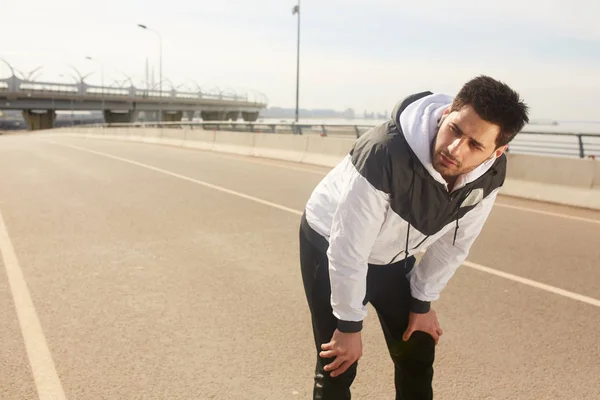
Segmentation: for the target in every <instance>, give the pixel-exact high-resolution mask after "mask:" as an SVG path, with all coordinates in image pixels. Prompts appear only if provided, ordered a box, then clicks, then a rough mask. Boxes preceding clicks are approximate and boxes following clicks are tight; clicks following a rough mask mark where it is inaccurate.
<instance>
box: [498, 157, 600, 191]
mask: <svg viewBox="0 0 600 400" xmlns="http://www.w3.org/2000/svg"><path fill="white" fill-rule="evenodd" d="M597 164H598V162H597V161H595V160H592V159H577V158H563V157H552V156H539V155H523V154H508V169H507V177H508V178H511V179H518V180H523V181H532V182H539V183H548V184H551V185H564V186H574V187H581V188H591V187H592V186H593V181H594V172H595V168H597Z"/></svg>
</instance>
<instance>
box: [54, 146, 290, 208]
mask: <svg viewBox="0 0 600 400" xmlns="http://www.w3.org/2000/svg"><path fill="white" fill-rule="evenodd" d="M50 141H51V142H52V143H55V144H57V145H59V146H64V147H71V148H73V149H76V150H80V151H85V152H88V153H92V154H96V155H99V156H103V157H107V158H112V159H113V160H118V161H122V162H125V163H128V164H132V165H137V166H138V167H142V168H146V169H149V170H152V171H156V172H160V173H162V174H165V175H170V176H173V177H175V178H179V179H183V180H184V181H188V182H192V183H195V184H197V185H202V186H205V187H207V188H210V189H214V190H218V191H219V192H223V193H227V194H231V195H233V196H238V197H241V198H243V199H246V200H251V201H254V202H256V203H260V204H264V205H266V206H269V207H273V208H277V209H279V210H283V211H287V212H290V213H293V214H296V215H302V212H301V211H298V210H294V209H293V208H289V207H286V206H282V205H281V204H277V203H273V202H270V201H268V200H263V199H260V198H258V197H254V196H250V195H247V194H244V193H240V192H236V191H235V190H231V189H227V188H224V187H221V186H217V185H213V184H212V183H208V182H204V181H199V180H198V179H194V178H190V177H189V176H185V175H180V174H177V173H175V172H171V171H167V170H165V169H162V168H157V167H153V166H151V165H148V164H142V163H140V162H137V161H133V160H129V159H127V158H122V157H117V156H113V155H112V154H108V153H103V152H100V151H95V150H90V149H86V148H84V147H79V146H73V145H70V144H63V143H58V142H55V141H54V140H50Z"/></svg>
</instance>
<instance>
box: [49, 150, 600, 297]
mask: <svg viewBox="0 0 600 400" xmlns="http://www.w3.org/2000/svg"><path fill="white" fill-rule="evenodd" d="M52 142H53V143H55V144H57V145H59V146H64V147H70V148H73V149H76V150H80V151H83V152H87V153H91V154H96V155H99V156H103V157H107V158H111V159H113V160H118V161H122V162H124V163H128V164H132V165H137V166H139V167H142V168H146V169H149V170H152V171H156V172H160V173H163V174H165V175H169V176H173V177H175V178H179V179H183V180H186V181H188V182H192V183H196V184H198V185H202V186H205V187H208V188H211V189H214V190H218V191H220V192H223V193H227V194H231V195H233V196H238V197H241V198H243V199H247V200H251V201H254V202H256V203H260V204H263V205H266V206H269V207H274V208H277V209H279V210H282V211H287V212H290V213H292V214H296V215H302V211H300V210H295V209H293V208H289V207H285V206H282V205H280V204H276V203H273V202H270V201H267V200H263V199H260V198H258V197H254V196H249V195H247V194H244V193H240V192H236V191H235V190H231V189H227V188H224V187H221V186H217V185H213V184H211V183H208V182H203V181H200V180H197V179H193V178H190V177H188V176H185V175H180V174H176V173H174V172H171V171H167V170H164V169H162V168H157V167H153V166H151V165H147V164H143V163H140V162H137V161H133V160H129V159H127V158H122V157H117V156H113V155H112V154H108V153H103V152H100V151H95V150H90V149H86V148H83V147H79V146H73V145H67V144H63V143H58V142H55V141H52ZM463 265H465V266H467V267H469V268H473V269H476V270H479V271H482V272H486V273H489V274H492V275H495V276H499V277H501V278H505V279H508V280H511V281H514V282H519V283H522V284H525V285H528V286H532V287H535V288H537V289H541V290H544V291H546V292H549V293H554V294H557V295H559V296H563V297H567V298H570V299H573V300H578V301H581V302H584V303H587V304H590V305H593V306H596V307H600V300H596V299H593V298H591V297H586V296H583V295H580V294H577V293H573V292H569V291H567V290H564V289H560V288H557V287H554V286H550V285H546V284H544V283H540V282H536V281H533V280H531V279H527V278H523V277H520V276H517V275H513V274H509V273H506V272H502V271H498V270H496V269H493V268H489V267H485V266H483V265H479V264H475V263H472V262H470V261H466V262H465V263H464V264H463Z"/></svg>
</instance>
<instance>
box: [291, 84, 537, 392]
mask: <svg viewBox="0 0 600 400" xmlns="http://www.w3.org/2000/svg"><path fill="white" fill-rule="evenodd" d="M527 114H528V107H527V105H525V104H524V103H523V102H522V101H521V100H520V99H519V95H518V94H517V93H516V92H514V91H513V90H512V89H511V88H509V87H508V86H507V85H506V84H504V83H501V82H498V81H496V80H494V79H492V78H490V77H487V76H480V77H477V78H475V79H472V80H471V81H469V82H467V83H466V84H465V85H464V86H463V88H462V89H461V90H460V92H459V93H458V95H457V96H456V97H455V98H454V99H453V98H451V97H449V96H446V95H442V94H433V93H431V92H423V93H418V94H415V95H412V96H409V97H408V98H406V99H405V100H404V101H402V102H401V103H399V104H398V105H397V106H396V108H395V110H394V111H393V113H392V119H391V120H390V121H388V122H386V123H384V124H382V125H380V126H377V127H375V128H373V129H371V130H369V131H368V132H366V133H365V134H364V135H363V136H361V137H360V138H359V139H358V140H357V141H356V143H355V144H354V147H353V148H352V150H351V151H350V153H349V154H348V155H347V156H346V158H345V159H344V160H343V161H342V162H341V163H340V164H339V165H337V166H336V167H335V168H334V169H333V170H331V172H330V173H329V174H328V175H327V176H326V177H325V178H324V179H323V180H322V181H321V182H320V183H319V185H318V186H317V187H316V188H315V190H314V192H313V193H312V195H311V197H310V199H309V201H308V203H307V205H306V208H305V212H304V215H303V217H302V222H301V229H300V262H301V267H302V278H303V282H304V288H305V292H306V297H307V300H308V305H309V309H310V312H311V315H312V325H313V332H314V338H315V344H316V350H317V365H316V371H315V383H314V394H313V396H314V399H321V400H333V399H350V386H351V384H352V382H353V380H354V378H355V376H356V370H357V361H358V359H359V358H360V357H361V355H362V340H361V333H360V331H361V329H362V321H363V319H364V318H365V316H366V304H367V303H369V302H370V303H371V304H372V305H373V307H374V308H375V310H376V311H377V315H378V317H379V321H380V323H381V326H382V329H383V332H384V336H385V339H386V343H387V346H388V348H389V352H390V355H391V358H392V360H393V362H394V366H395V385H396V399H403V400H409V399H419V400H420V399H431V398H432V397H433V391H432V379H433V362H434V353H435V345H436V344H437V342H438V340H439V337H440V335H442V334H443V331H442V329H441V328H440V326H439V324H438V320H437V317H436V314H435V312H434V311H433V310H432V309H431V308H430V303H431V302H432V301H434V300H437V299H438V298H439V296H440V292H441V291H442V289H443V288H444V287H445V286H446V284H447V283H448V281H449V280H450V278H451V277H452V275H453V274H454V272H455V271H456V269H457V268H458V267H459V266H460V265H461V264H462V263H463V262H464V260H465V258H466V257H467V255H468V253H469V250H470V248H471V245H472V244H473V242H474V241H475V239H476V238H477V236H478V235H479V233H480V231H481V229H482V227H483V225H484V223H485V221H486V219H487V217H488V215H489V213H490V210H491V208H492V205H493V203H494V200H495V199H496V195H497V193H498V191H499V189H500V187H501V186H502V184H503V182H504V177H505V172H506V156H505V155H504V152H505V150H506V148H507V144H508V143H509V142H510V141H511V140H512V138H513V137H514V136H515V135H516V134H517V133H518V132H519V131H520V130H521V129H522V128H523V126H524V125H525V123H527V122H529V119H528V115H527ZM421 251H425V253H424V256H423V258H422V259H421V261H420V263H419V264H418V265H415V257H414V255H415V254H416V253H419V252H421Z"/></svg>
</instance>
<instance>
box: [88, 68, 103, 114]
mask: <svg viewBox="0 0 600 400" xmlns="http://www.w3.org/2000/svg"><path fill="white" fill-rule="evenodd" d="M85 59H86V60H90V61H94V62H97V63H98V65H100V85H101V86H102V89H101V90H102V92H101V93H102V112H103V113H104V107H105V102H104V97H105V95H104V66H103V65H102V63H101V62H100V61H98V60H96V59H95V58H92V57H90V56H86V57H85Z"/></svg>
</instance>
